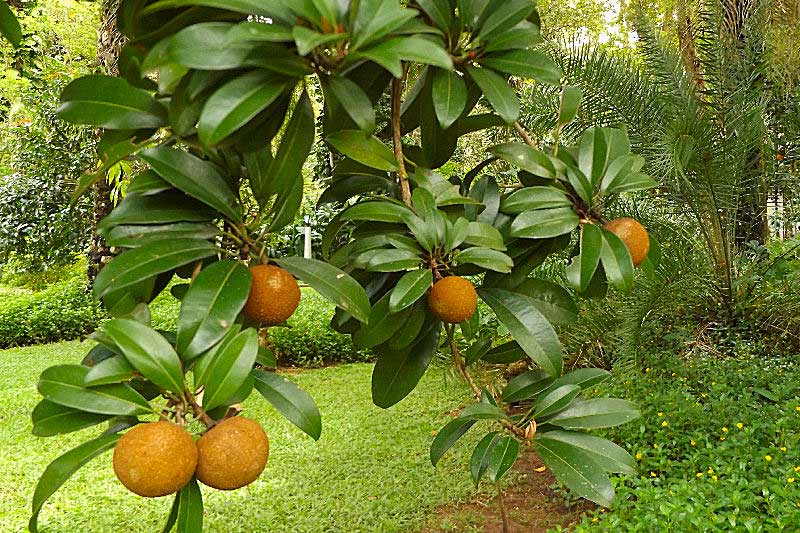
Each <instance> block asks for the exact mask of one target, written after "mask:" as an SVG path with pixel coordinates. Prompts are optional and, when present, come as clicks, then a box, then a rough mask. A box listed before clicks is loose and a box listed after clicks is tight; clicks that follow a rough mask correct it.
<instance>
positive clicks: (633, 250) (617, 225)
mask: <svg viewBox="0 0 800 533" xmlns="http://www.w3.org/2000/svg"><path fill="white" fill-rule="evenodd" d="M603 227H604V228H605V229H607V230H608V231H610V232H611V233H613V234H614V235H616V236H617V237H619V238H620V239H621V240H622V242H623V243H625V247H626V248H627V249H628V252H629V253H630V254H631V260H632V261H633V266H635V267H638V266H639V265H640V264H642V261H644V260H645V259H647V254H648V252H650V236H649V235H647V230H646V229H644V226H642V225H641V224H640V223H639V221H638V220H635V219H633V218H615V219H614V220H612V221H611V222H609V223H608V224H606V225H605V226H603Z"/></svg>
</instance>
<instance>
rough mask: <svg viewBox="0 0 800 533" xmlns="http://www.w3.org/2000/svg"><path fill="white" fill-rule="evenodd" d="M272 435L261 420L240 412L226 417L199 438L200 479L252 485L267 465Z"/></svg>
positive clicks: (228, 486)
mask: <svg viewBox="0 0 800 533" xmlns="http://www.w3.org/2000/svg"><path fill="white" fill-rule="evenodd" d="M268 457H269V439H268V438H267V434H266V433H264V430H263V429H261V426H260V425H258V423H257V422H254V421H253V420H250V419H249V418H244V417H241V416H237V417H234V418H229V419H227V420H223V421H222V422H220V423H219V424H217V425H216V426H214V427H212V428H211V429H210V430H208V432H207V433H206V434H205V435H203V436H202V437H201V438H200V440H199V441H197V471H196V472H195V475H196V476H197V479H199V480H200V481H202V482H203V483H204V484H206V485H208V486H209V487H213V488H215V489H220V490H233V489H238V488H241V487H244V486H245V485H249V484H250V483H252V482H253V481H255V480H256V479H258V476H260V475H261V472H263V471H264V467H266V466H267V458H268Z"/></svg>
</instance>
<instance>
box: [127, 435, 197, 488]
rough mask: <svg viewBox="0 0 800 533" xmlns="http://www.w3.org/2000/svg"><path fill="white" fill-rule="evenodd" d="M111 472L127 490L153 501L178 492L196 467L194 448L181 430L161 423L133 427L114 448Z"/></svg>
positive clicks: (193, 443)
mask: <svg viewBox="0 0 800 533" xmlns="http://www.w3.org/2000/svg"><path fill="white" fill-rule="evenodd" d="M113 463H114V473H115V474H116V475H117V478H118V479H119V480H120V482H122V484H123V485H125V488H127V489H128V490H129V491H131V492H133V493H135V494H138V495H139V496H146V497H148V498H155V497H158V496H166V495H168V494H172V493H174V492H177V491H179V490H181V489H182V488H183V487H184V486H186V484H187V483H189V481H190V480H191V479H192V475H194V470H195V467H196V466H197V446H196V445H195V442H194V439H193V438H192V436H191V435H190V434H189V433H188V432H187V431H186V430H185V429H183V428H182V427H180V426H178V425H176V424H173V423H172V422H168V421H165V420H161V421H159V422H149V423H146V424H140V425H138V426H134V427H133V428H132V429H131V430H130V431H128V432H127V433H125V434H124V435H123V436H122V437H121V438H120V439H119V441H117V444H116V447H115V448H114V459H113Z"/></svg>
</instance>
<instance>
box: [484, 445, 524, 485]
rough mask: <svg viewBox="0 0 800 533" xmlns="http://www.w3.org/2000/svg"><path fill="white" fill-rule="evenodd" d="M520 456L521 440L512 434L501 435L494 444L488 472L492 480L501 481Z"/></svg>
mask: <svg viewBox="0 0 800 533" xmlns="http://www.w3.org/2000/svg"><path fill="white" fill-rule="evenodd" d="M518 456H519V441H518V440H517V439H515V438H514V437H512V436H511V435H504V436H502V437H499V438H498V439H497V440H496V441H495V442H494V444H493V446H492V452H491V455H490V456H489V468H488V469H487V473H488V474H489V479H491V480H492V481H499V480H500V479H502V477H503V476H504V475H506V473H507V472H508V471H509V470H511V467H512V466H514V463H515V462H516V460H517V457H518Z"/></svg>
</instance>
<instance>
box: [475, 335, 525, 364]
mask: <svg viewBox="0 0 800 533" xmlns="http://www.w3.org/2000/svg"><path fill="white" fill-rule="evenodd" d="M527 357H528V355H527V354H526V353H525V350H523V349H522V347H521V346H520V345H519V343H517V341H509V342H505V343H503V344H500V345H498V346H495V347H494V348H492V349H491V350H489V351H488V352H486V355H484V356H483V358H482V359H483V361H484V362H486V363H489V364H493V365H509V364H511V363H516V362H517V361H522V360H523V359H526V358H527Z"/></svg>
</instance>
